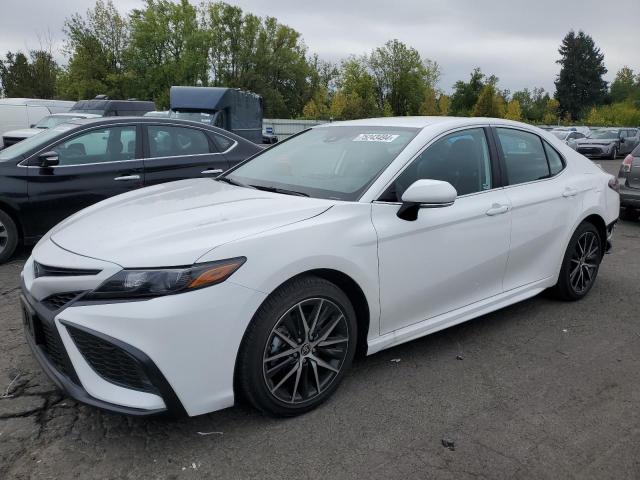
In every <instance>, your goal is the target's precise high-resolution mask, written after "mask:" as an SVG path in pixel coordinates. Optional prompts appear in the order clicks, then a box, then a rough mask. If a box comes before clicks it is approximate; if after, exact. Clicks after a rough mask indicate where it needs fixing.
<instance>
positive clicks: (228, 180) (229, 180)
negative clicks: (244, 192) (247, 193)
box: [214, 177, 256, 188]
mask: <svg viewBox="0 0 640 480" xmlns="http://www.w3.org/2000/svg"><path fill="white" fill-rule="evenodd" d="M214 180H217V181H218V182H224V183H228V184H229V185H235V186H237V187H244V188H256V187H254V186H253V185H247V184H246V183H242V182H241V181H240V180H234V179H232V178H229V177H218V178H215V179H214Z"/></svg>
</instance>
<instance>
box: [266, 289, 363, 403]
mask: <svg viewBox="0 0 640 480" xmlns="http://www.w3.org/2000/svg"><path fill="white" fill-rule="evenodd" d="M349 333H350V332H349V327H348V323H347V319H346V317H345V315H344V312H343V311H342V310H341V309H340V307H338V306H337V305H336V304H335V303H333V302H332V301H330V300H328V299H326V298H309V299H306V300H303V301H301V302H299V303H297V304H296V305H294V306H293V307H291V308H290V309H289V310H287V312H286V313H285V314H284V315H282V316H281V317H280V318H279V319H278V321H277V322H276V324H275V326H274V327H273V329H272V330H271V333H270V335H269V338H268V340H267V344H266V347H265V350H264V354H263V376H264V380H265V382H266V385H267V387H268V389H269V392H270V393H271V395H273V396H274V397H275V398H276V399H278V400H279V401H281V402H285V403H288V404H294V405H295V404H301V403H305V402H307V401H309V400H312V399H314V398H316V397H318V396H319V395H320V394H322V392H324V391H325V390H327V388H329V386H330V385H331V384H332V383H333V381H334V380H335V379H336V377H337V376H338V374H339V373H340V369H341V368H342V364H343V363H344V360H345V358H346V356H347V352H348V349H349V348H348V347H349V341H350V339H349Z"/></svg>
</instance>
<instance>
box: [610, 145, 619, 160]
mask: <svg viewBox="0 0 640 480" xmlns="http://www.w3.org/2000/svg"><path fill="white" fill-rule="evenodd" d="M617 156H618V149H617V148H616V147H613V150H611V155H610V156H609V158H610V159H611V160H615V159H616V157H617Z"/></svg>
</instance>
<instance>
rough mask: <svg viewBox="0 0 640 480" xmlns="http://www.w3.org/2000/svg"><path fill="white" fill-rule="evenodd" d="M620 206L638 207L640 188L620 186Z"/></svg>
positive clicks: (639, 205)
mask: <svg viewBox="0 0 640 480" xmlns="http://www.w3.org/2000/svg"><path fill="white" fill-rule="evenodd" d="M620 206H621V207H630V208H640V189H638V188H627V187H622V186H621V187H620Z"/></svg>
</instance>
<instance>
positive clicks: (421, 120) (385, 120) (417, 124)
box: [314, 116, 531, 129]
mask: <svg viewBox="0 0 640 480" xmlns="http://www.w3.org/2000/svg"><path fill="white" fill-rule="evenodd" d="M488 123H489V124H502V125H514V126H529V127H530V126H531V125H527V124H524V123H521V122H514V121H512V120H506V119H504V118H490V117H418V116H415V117H380V118H364V119H361V120H347V121H343V122H331V123H323V124H321V125H318V126H316V127H314V128H327V127H330V126H332V125H339V126H368V127H407V128H417V129H424V128H427V127H432V126H436V125H438V126H447V127H456V126H458V125H459V126H469V125H486V124H488Z"/></svg>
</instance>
